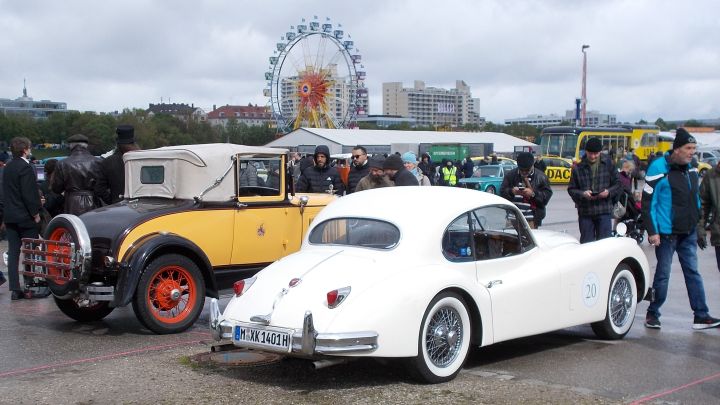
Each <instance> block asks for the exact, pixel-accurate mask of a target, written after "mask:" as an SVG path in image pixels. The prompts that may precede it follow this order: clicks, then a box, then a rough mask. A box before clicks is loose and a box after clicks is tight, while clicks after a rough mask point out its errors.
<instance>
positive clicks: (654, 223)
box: [642, 128, 720, 330]
mask: <svg viewBox="0 0 720 405" xmlns="http://www.w3.org/2000/svg"><path fill="white" fill-rule="evenodd" d="M696 143H697V142H696V141H695V138H694V137H693V136H692V135H690V133H688V131H687V130H685V129H684V128H678V130H677V132H676V133H675V141H674V142H673V150H672V152H670V153H667V154H665V156H663V157H661V158H658V159H655V160H653V162H652V163H651V164H650V167H649V168H648V171H647V175H646V176H645V187H644V188H643V196H642V214H643V223H644V224H645V226H646V229H647V233H648V241H649V242H650V244H651V245H653V246H655V257H656V258H657V266H656V267H655V278H654V279H653V289H654V290H655V300H654V301H653V302H652V303H650V306H649V307H648V310H647V315H646V317H645V326H646V327H648V328H653V329H659V328H660V307H661V306H662V304H663V303H664V302H665V299H666V298H667V291H668V282H669V280H670V268H671V265H672V257H673V253H675V252H676V251H677V254H678V259H679V260H680V267H681V268H682V272H683V276H684V277H685V286H686V288H687V292H688V297H689V298H690V308H692V310H693V313H694V315H695V318H694V320H693V329H696V330H699V329H708V328H714V327H716V326H718V325H720V319H716V318H713V317H712V316H710V314H709V313H708V312H709V310H708V306H707V302H706V300H705V288H704V286H703V280H702V276H701V275H700V272H698V267H697V250H696V249H697V246H696V244H697V243H698V242H699V241H700V240H699V239H698V237H697V231H696V226H697V223H698V219H699V218H700V196H699V194H698V171H697V168H695V167H692V165H691V164H690V162H691V161H692V158H693V155H694V154H695V148H696V146H697V145H696ZM704 241H705V239H702V242H704ZM702 242H701V243H702ZM701 247H704V246H702V245H701Z"/></svg>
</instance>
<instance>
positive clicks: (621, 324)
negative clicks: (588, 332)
mask: <svg viewBox="0 0 720 405" xmlns="http://www.w3.org/2000/svg"><path fill="white" fill-rule="evenodd" d="M637 297H638V292H637V284H636V282H635V276H634V275H633V273H632V271H631V270H630V267H629V266H628V265H627V264H625V263H620V264H619V265H618V266H617V267H616V268H615V272H614V274H613V276H612V279H611V280H610V287H609V289H608V295H607V305H606V313H605V319H603V320H602V321H598V322H593V323H592V324H590V326H592V330H593V332H595V334H596V335H597V336H598V337H600V338H602V339H609V340H616V339H622V338H623V337H625V335H627V333H628V332H629V331H630V328H631V327H632V324H633V321H634V320H635V311H637V303H638V299H637Z"/></svg>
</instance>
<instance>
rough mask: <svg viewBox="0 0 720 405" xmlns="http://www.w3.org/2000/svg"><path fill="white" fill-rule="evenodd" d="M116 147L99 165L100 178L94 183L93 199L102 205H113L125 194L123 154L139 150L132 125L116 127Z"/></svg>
mask: <svg viewBox="0 0 720 405" xmlns="http://www.w3.org/2000/svg"><path fill="white" fill-rule="evenodd" d="M115 133H116V134H117V146H116V147H115V150H114V151H113V153H112V155H110V156H108V157H106V158H105V159H103V161H102V162H101V163H100V169H101V170H100V176H98V179H97V183H95V197H97V198H98V199H100V200H101V201H102V202H103V203H104V204H115V203H116V202H119V201H121V200H122V195H123V194H125V164H124V163H123V155H124V154H125V152H130V151H133V150H138V149H140V148H139V147H138V146H137V144H136V143H135V128H134V127H133V126H132V125H118V127H117V129H116V130H115Z"/></svg>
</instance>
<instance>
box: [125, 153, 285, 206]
mask: <svg viewBox="0 0 720 405" xmlns="http://www.w3.org/2000/svg"><path fill="white" fill-rule="evenodd" d="M287 152H288V151H287V149H279V148H266V147H259V146H245V145H235V144H231V143H208V144H199V145H178V146H165V147H162V148H157V149H147V150H138V151H133V152H127V153H125V154H124V155H123V161H124V162H125V196H126V198H137V197H162V198H183V199H189V198H193V197H196V196H199V195H200V193H201V192H203V190H205V189H206V188H207V187H208V186H210V185H211V184H213V182H214V181H215V179H217V178H219V177H221V176H222V175H223V173H225V171H226V170H227V168H228V167H229V165H230V164H231V163H232V157H233V156H236V155H250V156H253V155H263V156H281V155H285V154H287ZM143 166H158V167H162V168H163V170H164V173H165V177H164V179H163V182H162V183H159V184H143V183H142V182H141V181H140V174H141V172H140V170H141V168H142V167H143ZM235 193H236V190H235V176H234V175H233V174H232V173H230V174H228V175H227V176H225V178H224V179H223V181H222V182H221V183H220V184H218V185H217V186H216V187H215V188H213V189H211V190H210V191H209V192H208V193H207V194H206V195H205V196H204V199H205V200H206V201H228V200H229V199H230V198H231V197H232V196H234V195H235Z"/></svg>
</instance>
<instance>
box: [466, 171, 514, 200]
mask: <svg viewBox="0 0 720 405" xmlns="http://www.w3.org/2000/svg"><path fill="white" fill-rule="evenodd" d="M514 168H515V166H511V165H485V166H476V167H475V171H474V172H473V175H472V177H467V178H464V179H460V180H458V183H460V186H461V187H465V188H472V189H475V190H479V191H485V192H487V193H490V194H497V193H499V192H500V186H501V185H502V182H503V178H504V177H505V172H508V171H510V170H512V169H514Z"/></svg>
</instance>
